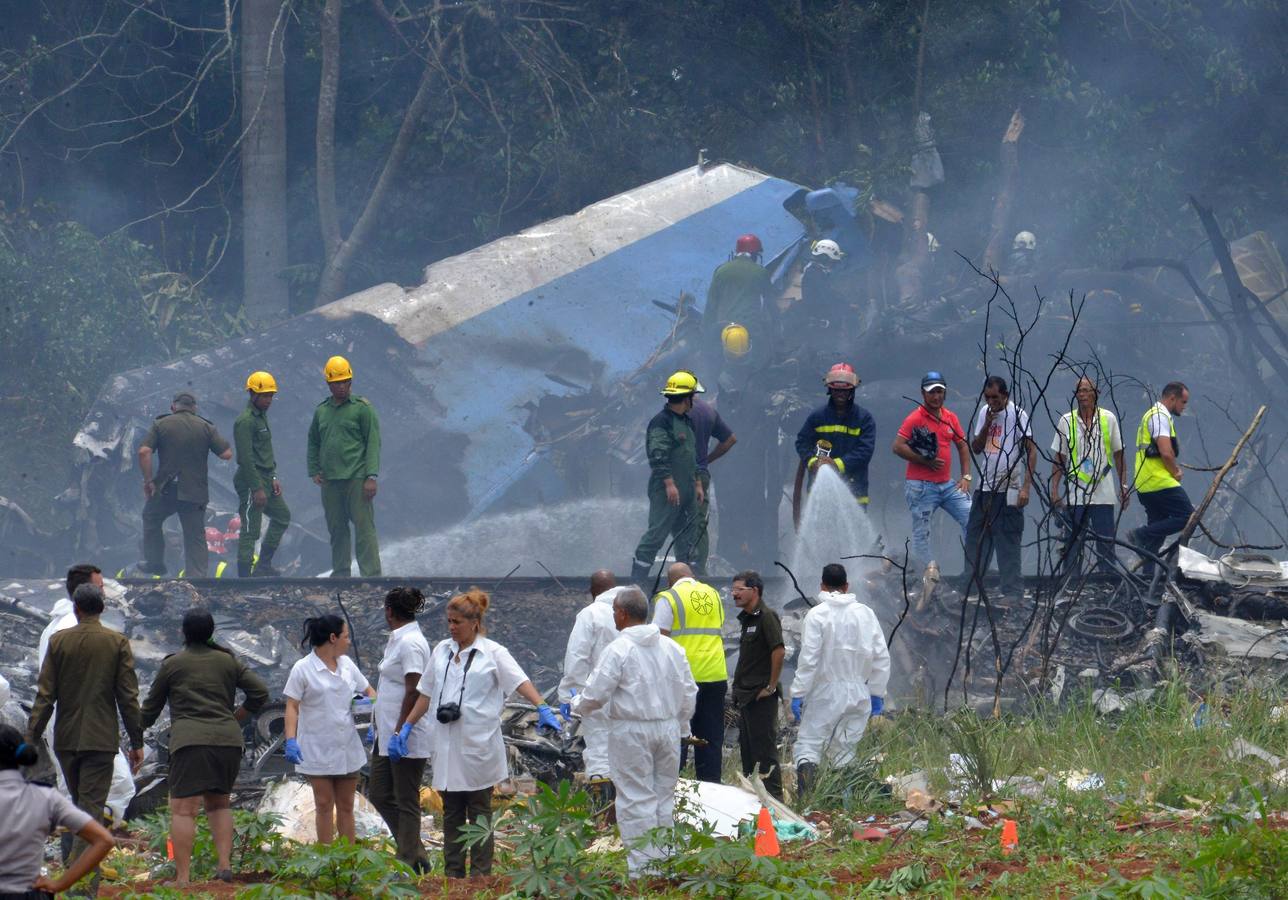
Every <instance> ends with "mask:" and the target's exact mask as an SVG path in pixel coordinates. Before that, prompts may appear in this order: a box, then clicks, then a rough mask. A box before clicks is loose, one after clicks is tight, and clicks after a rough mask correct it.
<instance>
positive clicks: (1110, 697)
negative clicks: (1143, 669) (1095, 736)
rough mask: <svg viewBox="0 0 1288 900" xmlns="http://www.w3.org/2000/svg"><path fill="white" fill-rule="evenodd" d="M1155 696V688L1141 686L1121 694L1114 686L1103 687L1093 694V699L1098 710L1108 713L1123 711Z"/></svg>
mask: <svg viewBox="0 0 1288 900" xmlns="http://www.w3.org/2000/svg"><path fill="white" fill-rule="evenodd" d="M1153 696H1154V688H1141V689H1140V690H1138V691H1131V692H1130V693H1127V694H1119V693H1118V692H1117V691H1115V690H1114V689H1113V688H1101V689H1100V690H1098V691H1096V692H1094V693H1093V694H1092V695H1091V699H1092V701H1093V702H1094V703H1095V704H1096V710H1097V712H1100V713H1104V714H1105V715H1108V714H1109V713H1115V712H1122V711H1123V710H1125V709H1126V708H1127V707H1129V706H1131V705H1133V704H1135V703H1144V702H1145V701H1146V700H1148V699H1149V698H1150V697H1153Z"/></svg>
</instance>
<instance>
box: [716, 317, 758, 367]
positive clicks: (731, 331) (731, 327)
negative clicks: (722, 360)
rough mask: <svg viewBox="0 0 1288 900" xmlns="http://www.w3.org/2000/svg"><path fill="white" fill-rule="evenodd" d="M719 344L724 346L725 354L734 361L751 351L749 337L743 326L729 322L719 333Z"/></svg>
mask: <svg viewBox="0 0 1288 900" xmlns="http://www.w3.org/2000/svg"><path fill="white" fill-rule="evenodd" d="M720 343H721V344H722V345H723V346H724V352H725V354H726V355H728V356H731V357H734V358H735V359H736V358H737V357H739V356H746V355H747V351H749V350H750V349H751V335H750V334H748V333H747V329H746V327H745V326H743V325H739V324H738V323H737V322H730V323H729V324H728V325H726V326H725V327H724V330H723V331H721V332H720Z"/></svg>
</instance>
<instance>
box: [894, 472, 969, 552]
mask: <svg viewBox="0 0 1288 900" xmlns="http://www.w3.org/2000/svg"><path fill="white" fill-rule="evenodd" d="M903 498H904V499H905V500H906V501H908V511H909V512H911V513H912V551H911V552H912V558H913V559H914V560H915V561H916V562H918V563H921V564H922V565H924V564H926V563H928V562H930V560H932V559H934V556H933V554H932V553H931V552H930V516H931V515H932V514H933V513H934V511H935V510H937V509H939V508H941V507H942V508H943V509H946V510H947V511H948V515H950V516H952V517H953V518H954V519H956V520H957V524H958V525H960V526H961V527H962V540H963V541H965V540H966V523H967V522H968V521H969V520H970V497H969V496H968V495H967V494H965V493H963V492H962V491H959V490H957V483H956V482H954V481H916V480H913V479H908V480H907V481H905V482H904V483H903Z"/></svg>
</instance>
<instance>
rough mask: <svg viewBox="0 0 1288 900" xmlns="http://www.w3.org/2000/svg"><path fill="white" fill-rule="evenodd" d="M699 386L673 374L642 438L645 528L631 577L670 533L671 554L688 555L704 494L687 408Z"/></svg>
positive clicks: (644, 571)
mask: <svg viewBox="0 0 1288 900" xmlns="http://www.w3.org/2000/svg"><path fill="white" fill-rule="evenodd" d="M701 390H702V386H701V385H700V384H698V379H696V378H694V377H693V373H692V372H676V373H675V374H674V375H672V376H671V377H670V379H668V380H667V382H666V387H664V388H662V391H661V393H662V396H663V397H665V398H666V406H665V407H664V408H663V409H662V411H661V412H660V413H658V414H657V415H656V416H654V417H653V418H652V419H650V420H649V423H648V431H647V434H646V436H645V449H646V452H647V455H648V465H649V480H648V530H647V531H645V532H644V536H643V537H642V538H640V542H639V546H638V547H636V548H635V558H634V560H633V561H632V563H631V577H632V578H644V577H645V576H647V575H648V573H649V569H651V568H652V567H653V560H654V558H655V557H656V556H657V551H658V550H661V549H662V545H663V544H664V543H665V541H666V539H667V537H668V536H669V535H675V545H674V546H675V558H676V559H678V560H685V561H687V560H689V559H691V558H692V554H693V548H694V546H695V545H696V544H697V540H698V535H697V534H696V531H697V528H698V526H699V524H700V523H699V521H698V519H699V507H700V505H701V503H702V501H703V499H704V492H703V487H702V480H701V479H700V478H699V477H698V456H697V440H696V439H695V438H694V432H693V422H692V421H691V420H690V419H689V411H690V410H692V409H693V396H694V394H696V393H698V392H700V391H701Z"/></svg>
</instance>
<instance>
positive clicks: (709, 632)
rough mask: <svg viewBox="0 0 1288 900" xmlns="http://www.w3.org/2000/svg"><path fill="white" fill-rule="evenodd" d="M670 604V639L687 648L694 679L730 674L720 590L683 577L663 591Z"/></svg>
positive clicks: (719, 677)
mask: <svg viewBox="0 0 1288 900" xmlns="http://www.w3.org/2000/svg"><path fill="white" fill-rule="evenodd" d="M658 596H659V597H665V598H666V601H667V603H669V604H670V606H671V639H672V640H674V641H675V642H676V643H677V644H679V645H680V646H681V647H682V648H683V649H684V655H685V656H686V657H688V660H689V670H690V671H691V672H692V673H693V680H694V681H698V682H704V681H724V680H726V679H727V678H728V677H729V668H728V666H727V665H726V664H725V652H724V637H723V634H722V630H721V629H722V626H723V625H724V604H722V603H721V602H720V592H719V591H717V590H716V589H715V588H713V587H711V586H710V585H705V584H703V583H702V582H700V581H692V580H690V581H683V582H680V583H679V584H677V585H676V586H675V587H673V588H671V589H670V590H666V591H662V593H661V594H659V595H658Z"/></svg>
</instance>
